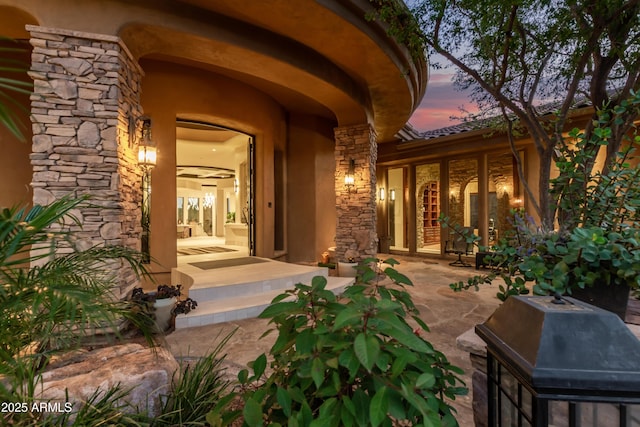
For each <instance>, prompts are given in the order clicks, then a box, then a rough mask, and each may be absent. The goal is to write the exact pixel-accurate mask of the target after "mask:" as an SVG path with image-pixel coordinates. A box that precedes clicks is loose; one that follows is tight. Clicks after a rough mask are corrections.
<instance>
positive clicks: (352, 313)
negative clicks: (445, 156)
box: [333, 307, 362, 331]
mask: <svg viewBox="0 0 640 427" xmlns="http://www.w3.org/2000/svg"><path fill="white" fill-rule="evenodd" d="M360 319H362V312H361V311H360V310H358V309H357V308H354V307H348V308H346V309H344V310H342V311H341V312H340V313H339V314H338V315H337V316H336V319H335V321H334V323H333V330H334V331H336V330H338V329H340V328H342V327H343V326H345V325H350V326H351V325H354V324H356V323H359V322H356V320H360Z"/></svg>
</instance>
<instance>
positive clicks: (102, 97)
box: [27, 26, 142, 297]
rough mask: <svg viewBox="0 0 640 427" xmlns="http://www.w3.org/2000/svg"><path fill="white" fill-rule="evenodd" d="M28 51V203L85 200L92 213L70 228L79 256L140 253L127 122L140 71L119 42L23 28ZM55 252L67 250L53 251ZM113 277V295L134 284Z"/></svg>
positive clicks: (122, 270)
mask: <svg viewBox="0 0 640 427" xmlns="http://www.w3.org/2000/svg"><path fill="white" fill-rule="evenodd" d="M27 30H28V31H29V32H30V33H31V40H30V42H31V45H32V46H33V52H32V64H31V70H30V72H29V75H30V76H31V77H32V78H33V80H34V93H33V95H32V96H31V113H32V114H31V118H32V127H33V141H32V142H33V145H32V154H31V164H32V167H33V181H32V184H31V185H32V186H33V193H34V195H33V202H34V204H48V203H50V202H51V201H53V200H55V199H58V198H60V197H62V196H64V195H67V194H70V193H71V194H73V195H74V196H81V195H84V194H89V195H91V199H90V202H91V203H92V205H93V206H92V207H86V208H83V209H81V210H80V212H76V215H77V217H78V218H79V219H80V220H81V222H82V227H77V226H75V225H70V226H69V229H70V230H71V231H73V232H74V236H75V237H76V239H77V245H78V248H79V249H86V248H89V247H92V246H96V245H123V246H128V247H132V248H138V249H139V247H140V232H141V226H140V209H139V205H140V201H141V185H140V179H141V172H140V170H139V168H138V166H137V151H136V150H137V146H136V142H137V141H136V138H135V137H133V136H132V135H136V134H137V132H136V129H137V128H138V126H137V123H136V121H135V120H134V119H133V118H136V117H139V116H140V114H141V107H140V81H141V77H142V69H141V68H140V67H139V65H138V64H137V62H136V61H135V60H134V59H133V58H132V56H131V54H130V53H129V51H128V50H127V48H126V46H125V45H124V44H123V43H122V41H121V40H120V39H119V38H118V37H114V36H107V35H100V34H89V33H80V32H75V31H68V30H64V29H54V28H44V27H37V26H27ZM59 250H60V251H65V250H67V251H68V250H69V249H68V248H59ZM114 269H117V270H118V276H119V277H118V281H119V283H118V286H119V292H116V294H119V295H120V296H121V297H122V296H124V295H125V294H126V293H127V292H128V291H129V290H130V289H131V288H132V287H133V286H134V284H135V283H136V278H135V276H134V275H133V273H132V271H131V270H130V269H129V268H128V267H124V266H122V265H115V266H114Z"/></svg>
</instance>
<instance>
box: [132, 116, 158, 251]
mask: <svg viewBox="0 0 640 427" xmlns="http://www.w3.org/2000/svg"><path fill="white" fill-rule="evenodd" d="M139 121H142V137H141V138H140V141H139V143H138V165H140V167H141V168H142V204H141V210H142V220H141V222H142V224H141V225H142V234H141V236H140V239H141V252H142V253H143V255H144V262H145V263H150V262H151V249H150V248H151V246H150V240H151V170H152V169H153V168H154V167H155V165H156V160H157V149H156V145H155V144H154V143H153V141H151V119H150V118H149V117H146V116H143V117H140V118H138V119H137V120H135V121H134V123H138V122H139ZM136 129H137V127H136Z"/></svg>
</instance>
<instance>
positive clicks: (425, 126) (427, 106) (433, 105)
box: [409, 73, 475, 131]
mask: <svg viewBox="0 0 640 427" xmlns="http://www.w3.org/2000/svg"><path fill="white" fill-rule="evenodd" d="M451 75H452V74H451V73H433V74H431V75H430V76H429V83H428V84H427V91H426V93H425V96H424V98H423V99H422V102H421V103H420V105H419V106H418V108H417V109H416V111H415V112H414V113H413V115H412V116H411V118H410V119H409V123H411V125H412V126H413V127H414V128H415V129H416V130H418V131H425V130H432V129H439V128H443V127H447V126H452V125H455V124H458V123H460V120H452V119H451V116H462V115H463V113H461V111H460V107H463V108H465V109H467V110H472V111H473V110H474V109H475V106H474V105H473V104H472V103H471V102H470V100H469V98H468V95H467V93H465V92H459V91H456V90H454V89H453V83H452V82H451Z"/></svg>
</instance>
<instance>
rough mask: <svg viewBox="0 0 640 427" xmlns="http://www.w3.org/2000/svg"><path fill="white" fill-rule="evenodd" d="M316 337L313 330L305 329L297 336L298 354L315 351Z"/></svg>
mask: <svg viewBox="0 0 640 427" xmlns="http://www.w3.org/2000/svg"><path fill="white" fill-rule="evenodd" d="M314 344H315V337H314V336H313V330H311V329H304V330H303V331H301V332H300V333H299V334H298V336H297V337H296V351H297V353H298V354H309V353H311V352H313V348H314Z"/></svg>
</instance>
